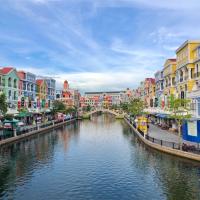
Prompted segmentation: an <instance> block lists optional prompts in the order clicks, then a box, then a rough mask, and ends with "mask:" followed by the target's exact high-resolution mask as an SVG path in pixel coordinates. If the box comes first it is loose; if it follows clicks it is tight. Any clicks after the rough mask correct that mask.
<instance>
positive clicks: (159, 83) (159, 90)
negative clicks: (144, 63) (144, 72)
mask: <svg viewBox="0 0 200 200" xmlns="http://www.w3.org/2000/svg"><path fill="white" fill-rule="evenodd" d="M155 87H156V88H155V90H156V91H155V107H161V106H162V99H163V89H164V79H163V71H157V72H156V73H155Z"/></svg>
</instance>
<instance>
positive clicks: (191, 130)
mask: <svg viewBox="0 0 200 200" xmlns="http://www.w3.org/2000/svg"><path fill="white" fill-rule="evenodd" d="M188 135H190V136H194V137H197V121H188Z"/></svg>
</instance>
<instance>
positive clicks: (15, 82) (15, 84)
mask: <svg viewBox="0 0 200 200" xmlns="http://www.w3.org/2000/svg"><path fill="white" fill-rule="evenodd" d="M14 88H17V79H14Z"/></svg>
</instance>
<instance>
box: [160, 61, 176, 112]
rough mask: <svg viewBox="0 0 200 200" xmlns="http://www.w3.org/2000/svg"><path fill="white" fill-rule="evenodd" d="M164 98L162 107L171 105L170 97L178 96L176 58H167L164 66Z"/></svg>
mask: <svg viewBox="0 0 200 200" xmlns="http://www.w3.org/2000/svg"><path fill="white" fill-rule="evenodd" d="M163 79H164V89H163V99H162V107H163V108H164V107H166V108H168V107H169V100H170V97H172V96H176V91H175V87H176V59H167V60H166V61H165V64H164V68H163Z"/></svg>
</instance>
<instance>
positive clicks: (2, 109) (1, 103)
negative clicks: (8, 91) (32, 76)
mask: <svg viewBox="0 0 200 200" xmlns="http://www.w3.org/2000/svg"><path fill="white" fill-rule="evenodd" d="M7 110H8V104H7V102H6V95H5V94H4V93H1V94H0V113H1V114H3V115H5V114H6V113H7Z"/></svg>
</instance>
